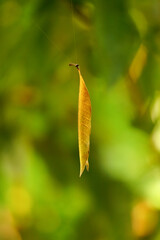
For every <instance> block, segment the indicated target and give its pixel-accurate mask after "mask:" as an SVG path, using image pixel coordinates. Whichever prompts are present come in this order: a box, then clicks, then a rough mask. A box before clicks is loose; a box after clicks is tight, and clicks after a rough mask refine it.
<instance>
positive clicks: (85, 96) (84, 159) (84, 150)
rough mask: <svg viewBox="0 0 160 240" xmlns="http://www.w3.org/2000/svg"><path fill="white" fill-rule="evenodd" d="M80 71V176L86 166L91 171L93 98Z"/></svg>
mask: <svg viewBox="0 0 160 240" xmlns="http://www.w3.org/2000/svg"><path fill="white" fill-rule="evenodd" d="M77 69H78V72H79V78H80V82H79V100H78V143H79V157H80V177H81V175H82V173H83V172H84V169H85V167H86V169H87V171H89V162H88V158H89V149H90V134H91V100H90V96H89V92H88V89H87V87H86V84H85V82H84V80H83V77H82V75H81V72H80V69H79V68H77Z"/></svg>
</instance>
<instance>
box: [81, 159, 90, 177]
mask: <svg viewBox="0 0 160 240" xmlns="http://www.w3.org/2000/svg"><path fill="white" fill-rule="evenodd" d="M85 167H86V169H87V171H89V162H88V160H87V161H86V163H85V165H82V166H81V167H80V174H79V177H81V176H82V173H83V172H84V169H85Z"/></svg>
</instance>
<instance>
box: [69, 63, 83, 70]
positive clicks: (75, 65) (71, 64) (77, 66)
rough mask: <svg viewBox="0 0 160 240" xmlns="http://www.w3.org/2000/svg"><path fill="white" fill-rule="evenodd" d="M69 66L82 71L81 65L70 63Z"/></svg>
mask: <svg viewBox="0 0 160 240" xmlns="http://www.w3.org/2000/svg"><path fill="white" fill-rule="evenodd" d="M69 66H74V67H76V68H77V69H78V70H80V69H79V64H75V63H69Z"/></svg>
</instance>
